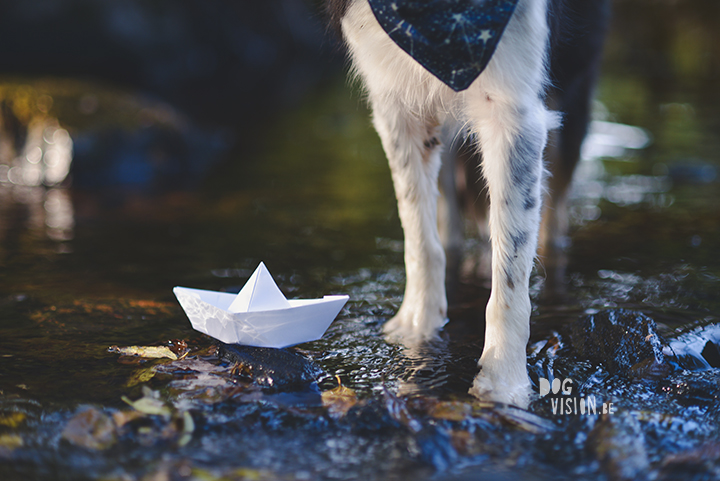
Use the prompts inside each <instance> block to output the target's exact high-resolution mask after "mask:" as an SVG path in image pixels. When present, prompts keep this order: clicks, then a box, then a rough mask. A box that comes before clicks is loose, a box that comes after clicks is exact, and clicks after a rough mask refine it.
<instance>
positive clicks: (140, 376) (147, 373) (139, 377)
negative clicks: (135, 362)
mask: <svg viewBox="0 0 720 481" xmlns="http://www.w3.org/2000/svg"><path fill="white" fill-rule="evenodd" d="M156 372H157V371H156V370H155V366H150V367H147V368H144V369H138V370H137V371H135V373H134V374H133V375H132V376H130V379H128V382H127V383H126V384H125V386H126V387H133V386H137V385H138V384H142V383H145V382H148V381H149V380H150V379H152V378H153V377H155V373H156Z"/></svg>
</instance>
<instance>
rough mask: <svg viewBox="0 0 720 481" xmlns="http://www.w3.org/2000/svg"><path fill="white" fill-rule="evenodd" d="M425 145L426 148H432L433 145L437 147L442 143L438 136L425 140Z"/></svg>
mask: <svg viewBox="0 0 720 481" xmlns="http://www.w3.org/2000/svg"><path fill="white" fill-rule="evenodd" d="M423 145H424V146H425V148H426V149H432V148H433V147H437V146H438V145H440V141H439V140H438V138H437V137H432V138H430V139H427V140H426V141H425V142H423Z"/></svg>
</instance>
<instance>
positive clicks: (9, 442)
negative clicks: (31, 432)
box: [0, 434, 24, 451]
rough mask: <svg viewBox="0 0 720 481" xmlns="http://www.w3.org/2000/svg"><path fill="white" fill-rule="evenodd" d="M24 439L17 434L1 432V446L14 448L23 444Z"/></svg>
mask: <svg viewBox="0 0 720 481" xmlns="http://www.w3.org/2000/svg"><path fill="white" fill-rule="evenodd" d="M23 444H24V443H23V439H22V438H21V437H20V436H18V435H17V434H0V448H6V449H9V450H11V451H12V450H13V449H15V448H19V447H21V446H22V445H23Z"/></svg>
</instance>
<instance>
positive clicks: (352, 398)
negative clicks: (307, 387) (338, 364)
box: [321, 378, 358, 417]
mask: <svg viewBox="0 0 720 481" xmlns="http://www.w3.org/2000/svg"><path fill="white" fill-rule="evenodd" d="M321 397H322V403H323V406H325V407H326V408H327V410H328V412H329V413H330V415H331V416H333V417H343V416H345V415H346V414H347V412H348V411H349V410H350V408H352V407H353V406H355V405H356V404H357V403H358V398H357V394H355V391H353V390H352V389H350V388H348V387H345V386H343V385H342V384H340V379H339V378H338V387H336V388H334V389H331V390H329V391H325V392H323V393H322V394H321Z"/></svg>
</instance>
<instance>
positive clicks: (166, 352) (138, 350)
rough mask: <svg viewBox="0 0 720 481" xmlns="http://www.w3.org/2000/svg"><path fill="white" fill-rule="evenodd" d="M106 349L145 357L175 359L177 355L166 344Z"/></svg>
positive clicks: (125, 354)
mask: <svg viewBox="0 0 720 481" xmlns="http://www.w3.org/2000/svg"><path fill="white" fill-rule="evenodd" d="M108 351H110V352H115V353H118V354H122V355H123V356H137V357H142V358H145V359H163V358H167V359H172V360H173V361H176V360H177V358H178V356H177V354H175V353H174V352H172V351H171V350H170V348H169V347H167V346H127V347H117V346H110V347H109V348H108Z"/></svg>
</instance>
